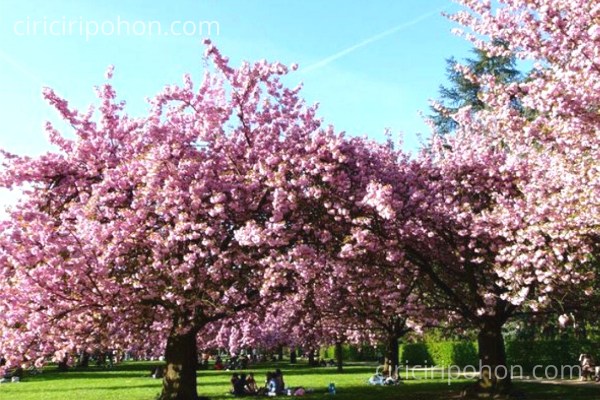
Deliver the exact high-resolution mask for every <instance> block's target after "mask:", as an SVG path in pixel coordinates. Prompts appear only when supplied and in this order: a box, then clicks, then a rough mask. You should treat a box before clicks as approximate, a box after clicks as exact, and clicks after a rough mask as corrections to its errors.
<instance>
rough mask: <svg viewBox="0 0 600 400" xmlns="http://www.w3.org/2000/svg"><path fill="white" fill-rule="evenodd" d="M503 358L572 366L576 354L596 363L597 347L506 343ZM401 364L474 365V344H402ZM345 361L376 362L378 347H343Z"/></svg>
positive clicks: (324, 354) (326, 352) (329, 351)
mask: <svg viewBox="0 0 600 400" xmlns="http://www.w3.org/2000/svg"><path fill="white" fill-rule="evenodd" d="M505 346H506V357H507V360H508V363H509V364H510V365H520V366H521V367H522V368H523V369H524V370H531V369H532V368H533V367H534V366H536V365H542V366H547V365H556V366H560V365H576V364H577V363H578V359H579V354H581V353H590V354H592V355H593V356H594V357H595V358H596V360H598V361H599V362H600V344H598V343H595V342H592V341H589V340H574V339H569V340H536V341H521V340H507V341H506V342H505ZM319 355H320V357H321V358H325V359H331V358H334V357H335V347H334V346H330V347H327V348H322V349H321V351H320V354H319ZM399 356H400V364H402V365H421V366H432V365H457V366H461V367H464V366H466V365H478V364H479V359H478V355H477V342H474V341H425V342H418V343H404V344H402V345H401V346H400V354H399ZM343 358H344V360H345V361H377V360H381V358H382V348H381V347H378V348H375V347H371V346H352V345H344V346H343Z"/></svg>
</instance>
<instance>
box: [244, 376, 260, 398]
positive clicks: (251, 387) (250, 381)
mask: <svg viewBox="0 0 600 400" xmlns="http://www.w3.org/2000/svg"><path fill="white" fill-rule="evenodd" d="M245 389H246V393H248V394H251V395H255V394H257V393H258V386H257V385H256V380H254V374H253V373H250V374H248V378H246V388H245Z"/></svg>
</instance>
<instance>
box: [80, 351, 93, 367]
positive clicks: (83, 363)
mask: <svg viewBox="0 0 600 400" xmlns="http://www.w3.org/2000/svg"><path fill="white" fill-rule="evenodd" d="M77 366H78V367H83V368H87V367H89V366H90V353H88V352H87V351H82V352H81V353H80V355H79V360H78V361H77Z"/></svg>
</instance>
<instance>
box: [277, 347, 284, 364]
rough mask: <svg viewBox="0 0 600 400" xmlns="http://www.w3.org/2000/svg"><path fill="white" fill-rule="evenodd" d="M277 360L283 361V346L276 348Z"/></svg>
mask: <svg viewBox="0 0 600 400" xmlns="http://www.w3.org/2000/svg"><path fill="white" fill-rule="evenodd" d="M277 361H283V346H279V348H278V349H277Z"/></svg>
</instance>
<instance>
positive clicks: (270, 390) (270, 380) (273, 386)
mask: <svg viewBox="0 0 600 400" xmlns="http://www.w3.org/2000/svg"><path fill="white" fill-rule="evenodd" d="M265 391H266V395H267V396H277V381H276V380H275V374H274V373H272V372H267V386H266V390H265Z"/></svg>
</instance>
